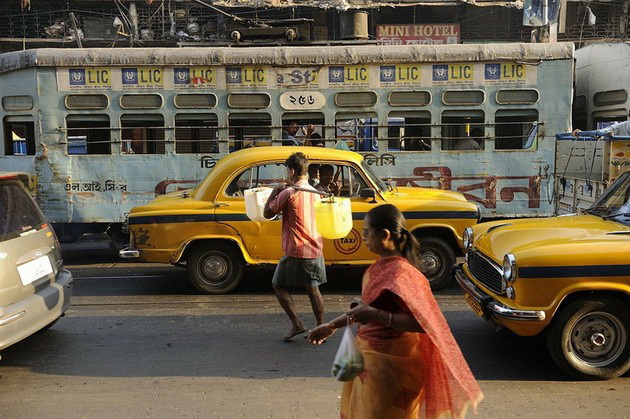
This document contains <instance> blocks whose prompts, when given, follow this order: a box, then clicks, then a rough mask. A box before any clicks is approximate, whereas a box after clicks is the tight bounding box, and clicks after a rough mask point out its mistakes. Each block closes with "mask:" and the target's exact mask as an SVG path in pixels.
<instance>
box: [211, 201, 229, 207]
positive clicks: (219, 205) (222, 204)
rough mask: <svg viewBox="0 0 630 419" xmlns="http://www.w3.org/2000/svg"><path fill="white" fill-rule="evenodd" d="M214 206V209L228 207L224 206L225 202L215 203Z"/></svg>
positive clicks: (227, 205)
mask: <svg viewBox="0 0 630 419" xmlns="http://www.w3.org/2000/svg"><path fill="white" fill-rule="evenodd" d="M214 206H215V207H216V208H218V207H229V206H230V204H226V203H225V202H217V203H216V204H214Z"/></svg>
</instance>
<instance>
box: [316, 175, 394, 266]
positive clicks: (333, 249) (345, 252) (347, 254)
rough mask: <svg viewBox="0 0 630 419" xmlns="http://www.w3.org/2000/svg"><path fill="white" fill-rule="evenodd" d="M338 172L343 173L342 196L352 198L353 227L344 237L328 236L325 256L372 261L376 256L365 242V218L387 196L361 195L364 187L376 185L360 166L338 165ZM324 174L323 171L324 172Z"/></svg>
mask: <svg viewBox="0 0 630 419" xmlns="http://www.w3.org/2000/svg"><path fill="white" fill-rule="evenodd" d="M335 172H336V173H339V176H338V177H337V182H338V184H339V185H340V188H339V189H340V195H341V197H346V198H350V201H351V204H352V220H353V221H352V230H351V231H350V233H349V234H348V235H347V236H346V237H344V238H341V239H335V240H324V258H325V259H326V262H330V263H339V264H344V263H349V262H352V263H353V264H368V263H371V262H372V261H373V260H374V259H376V255H375V254H374V253H372V252H370V251H369V250H368V248H367V246H365V243H363V237H362V236H363V219H364V218H365V214H367V213H368V211H370V210H371V209H372V208H374V207H375V206H376V205H378V204H382V203H383V200H382V199H381V198H380V197H379V196H378V194H376V195H377V196H376V197H375V199H371V198H368V199H366V198H361V196H360V194H361V190H362V189H365V188H374V186H373V185H371V183H370V182H369V181H368V179H367V177H366V176H365V175H364V174H363V173H362V171H360V169H358V168H357V167H353V166H349V165H336V167H335ZM320 176H321V175H320Z"/></svg>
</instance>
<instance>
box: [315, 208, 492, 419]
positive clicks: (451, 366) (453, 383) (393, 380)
mask: <svg viewBox="0 0 630 419" xmlns="http://www.w3.org/2000/svg"><path fill="white" fill-rule="evenodd" d="M363 240H364V241H365V243H366V245H367V247H368V248H369V249H370V250H371V251H372V252H374V253H376V254H378V255H379V259H378V260H377V261H376V262H374V264H372V265H371V266H370V267H369V268H368V269H367V271H366V272H365V274H364V276H363V282H362V293H361V299H355V302H354V303H353V305H352V308H351V309H350V310H349V311H348V312H346V313H345V314H344V315H342V316H339V317H337V318H336V319H334V320H332V321H330V322H328V323H324V324H322V325H320V326H318V327H317V328H315V329H313V330H312V331H311V332H310V334H309V336H308V339H309V341H310V342H311V343H313V344H316V345H318V344H321V343H323V342H324V341H325V340H326V339H327V338H328V337H329V336H331V335H332V334H333V333H334V332H335V330H336V329H339V328H341V327H344V326H346V325H347V324H348V319H349V320H350V321H352V322H358V323H360V324H361V325H360V326H359V333H358V337H357V344H358V346H359V348H360V350H361V353H362V354H363V358H364V362H365V370H364V371H363V372H362V373H361V374H360V375H359V376H358V377H356V378H355V379H354V380H352V381H349V382H346V383H345V384H344V387H343V391H342V395H341V417H342V419H350V418H357V419H370V418H374V419H377V418H387V419H394V418H418V417H426V418H441V417H455V418H459V417H464V416H465V415H466V411H467V409H468V408H469V407H472V408H473V410H475V411H476V407H477V404H478V403H479V402H480V401H481V399H482V398H483V395H482V393H481V390H480V388H479V386H478V384H477V382H476V380H475V378H474V377H473V375H472V373H471V372H470V369H469V368H468V364H467V363H466V361H465V359H464V357H463V355H462V353H461V351H460V349H459V346H458V345H457V342H455V339H454V338H453V335H452V334H451V331H450V328H449V326H448V324H447V323H446V319H445V318H444V316H443V315H442V312H441V311H440V309H439V307H438V305H437V302H436V301H435V298H434V297H433V294H432V292H431V289H430V287H429V283H428V281H427V279H426V278H425V276H424V275H423V274H422V273H421V272H420V271H419V270H418V269H417V266H418V261H417V254H418V242H417V241H416V239H415V238H414V236H413V235H412V234H411V233H410V232H409V231H408V230H407V229H406V228H405V219H404V217H403V215H402V213H401V212H400V211H399V210H398V209H397V208H396V207H395V206H393V205H389V204H385V205H380V206H378V207H375V208H373V209H372V210H371V211H370V212H369V213H368V214H367V216H366V217H365V222H364V227H363Z"/></svg>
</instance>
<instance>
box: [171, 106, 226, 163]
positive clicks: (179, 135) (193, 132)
mask: <svg viewBox="0 0 630 419" xmlns="http://www.w3.org/2000/svg"><path fill="white" fill-rule="evenodd" d="M217 126H218V120H217V116H216V115H212V114H187V115H185V114H179V115H175V152H176V153H181V154H185V153H218V152H219V144H218V142H217V137H218V132H217Z"/></svg>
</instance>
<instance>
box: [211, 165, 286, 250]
mask: <svg viewBox="0 0 630 419" xmlns="http://www.w3.org/2000/svg"><path fill="white" fill-rule="evenodd" d="M285 176H286V168H285V166H284V164H283V163H281V162H271V163H264V164H257V165H253V166H250V167H248V168H246V169H245V170H243V171H241V172H240V173H237V174H235V176H234V177H233V178H232V179H231V180H230V181H229V182H228V183H227V187H226V188H224V190H222V191H220V193H219V194H218V196H217V200H216V204H217V207H216V210H215V219H216V221H217V222H219V223H223V224H226V225H229V226H230V227H232V228H234V229H235V230H236V231H237V232H238V234H239V236H240V237H241V240H242V242H243V245H244V247H245V249H246V251H247V252H248V253H249V255H250V257H251V258H252V259H255V260H257V261H258V262H259V263H263V262H271V263H274V262H276V261H278V260H279V259H280V258H281V257H282V255H283V254H284V253H283V251H282V238H281V221H280V219H279V218H276V219H274V220H271V221H258V222H257V221H251V220H250V219H249V218H248V217H247V214H246V211H245V197H244V191H245V190H246V189H251V188H255V187H262V186H268V187H272V186H273V184H274V183H278V182H282V181H283V179H284V178H285Z"/></svg>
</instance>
